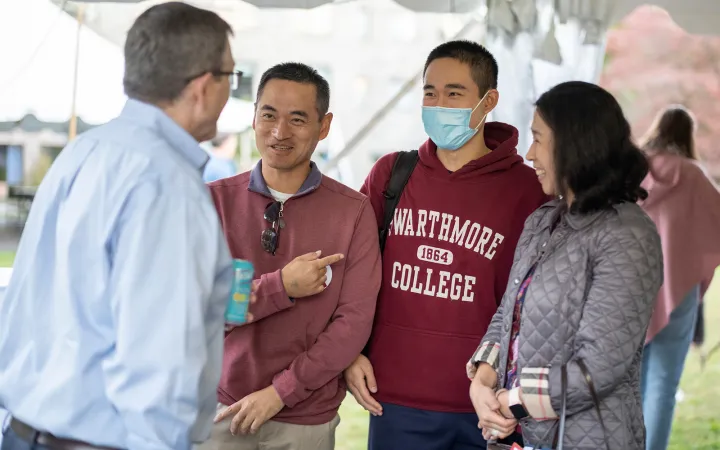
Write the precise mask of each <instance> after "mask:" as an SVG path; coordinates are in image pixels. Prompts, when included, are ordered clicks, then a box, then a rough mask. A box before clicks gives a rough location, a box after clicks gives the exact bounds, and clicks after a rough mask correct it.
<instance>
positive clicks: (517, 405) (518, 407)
mask: <svg viewBox="0 0 720 450" xmlns="http://www.w3.org/2000/svg"><path fill="white" fill-rule="evenodd" d="M508 407H509V408H510V412H511V413H512V415H513V416H514V417H515V418H516V419H517V420H521V419H524V418H526V417H528V416H529V414H528V412H527V410H526V409H525V407H524V406H523V404H522V402H521V401H520V389H519V388H515V389H510V391H508Z"/></svg>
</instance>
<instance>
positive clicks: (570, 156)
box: [535, 81, 648, 214]
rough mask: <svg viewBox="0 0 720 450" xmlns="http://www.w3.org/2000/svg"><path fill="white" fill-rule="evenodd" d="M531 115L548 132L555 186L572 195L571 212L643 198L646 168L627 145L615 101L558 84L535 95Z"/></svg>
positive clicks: (575, 84)
mask: <svg viewBox="0 0 720 450" xmlns="http://www.w3.org/2000/svg"><path fill="white" fill-rule="evenodd" d="M535 106H536V107H537V112H538V114H539V115H540V117H542V119H543V120H544V121H545V123H546V124H547V125H548V126H549V127H550V129H552V132H553V156H554V166H555V177H556V186H557V187H558V190H559V192H558V193H559V194H560V195H563V196H565V197H567V194H568V192H572V193H573V195H574V199H573V203H572V206H571V211H572V212H578V213H583V214H584V213H589V212H593V211H599V210H602V209H607V208H610V207H612V206H613V205H616V204H618V203H622V202H633V203H634V202H636V201H638V200H644V199H645V198H647V191H645V189H643V188H642V187H640V183H642V181H643V179H644V178H645V175H647V173H648V163H647V160H646V159H645V156H644V155H643V154H642V152H641V151H640V149H639V148H638V147H637V146H636V145H635V144H633V142H632V139H631V133H630V124H629V123H628V121H627V120H626V119H625V116H624V114H623V112H622V108H621V107H620V105H619V104H618V102H617V100H615V98H614V97H613V96H612V95H611V94H610V93H609V92H607V91H606V90H605V89H603V88H601V87H600V86H597V85H595V84H591V83H585V82H582V81H570V82H567V83H561V84H559V85H557V86H555V87H554V88H552V89H550V90H549V91H547V92H546V93H544V94H543V95H541V96H540V98H539V99H538V101H537V102H536V103H535Z"/></svg>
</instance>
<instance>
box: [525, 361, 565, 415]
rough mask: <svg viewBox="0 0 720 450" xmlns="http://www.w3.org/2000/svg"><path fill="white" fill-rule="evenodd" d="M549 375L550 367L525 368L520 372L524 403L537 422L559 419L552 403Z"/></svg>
mask: <svg viewBox="0 0 720 450" xmlns="http://www.w3.org/2000/svg"><path fill="white" fill-rule="evenodd" d="M549 374H550V368H549V367H525V368H523V369H522V370H521V371H520V389H521V390H522V403H523V406H525V409H526V410H527V412H528V414H529V415H530V416H531V417H532V418H533V419H535V420H550V419H557V418H558V415H557V413H556V412H555V410H554V409H553V407H552V404H551V402H550V380H549Z"/></svg>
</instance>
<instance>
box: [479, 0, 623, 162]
mask: <svg viewBox="0 0 720 450" xmlns="http://www.w3.org/2000/svg"><path fill="white" fill-rule="evenodd" d="M616 6H617V3H616V1H614V0H593V1H592V3H589V2H578V1H570V0H567V1H564V0H560V1H553V0H515V1H513V2H512V3H508V2H506V1H505V0H490V1H489V8H490V9H489V11H488V35H487V41H486V44H487V46H488V48H489V49H490V51H491V52H492V53H493V54H494V55H495V56H496V57H497V58H498V65H499V66H500V72H501V74H502V75H501V76H500V80H499V85H498V88H499V91H500V93H501V94H500V95H501V98H502V101H501V102H500V104H499V105H498V107H497V108H496V110H495V111H494V112H493V117H492V118H493V119H494V120H499V121H502V122H507V123H511V124H513V125H515V126H517V127H518V129H519V130H520V140H519V143H518V150H519V151H520V153H522V154H525V153H526V152H527V149H528V148H529V146H530V131H529V128H530V123H531V122H532V114H533V103H534V101H535V100H536V99H537V97H538V96H539V95H540V94H542V93H543V92H545V91H546V90H548V89H549V88H551V87H552V86H554V85H556V84H558V83H561V82H563V81H568V80H583V81H589V82H597V80H598V79H599V76H600V70H601V69H602V61H603V56H604V54H605V33H606V30H607V28H608V26H609V25H610V20H611V17H612V13H613V8H615V7H616Z"/></svg>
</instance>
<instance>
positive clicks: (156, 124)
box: [120, 99, 210, 171]
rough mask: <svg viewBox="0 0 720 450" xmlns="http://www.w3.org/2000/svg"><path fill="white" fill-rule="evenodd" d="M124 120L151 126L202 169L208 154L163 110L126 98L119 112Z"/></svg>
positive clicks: (191, 162) (183, 155) (189, 160)
mask: <svg viewBox="0 0 720 450" xmlns="http://www.w3.org/2000/svg"><path fill="white" fill-rule="evenodd" d="M120 117H121V118H122V119H124V120H128V121H131V122H135V123H138V124H140V125H143V126H146V127H149V128H151V129H152V130H154V131H156V132H157V133H159V134H160V135H161V136H162V137H163V138H165V139H166V140H167V141H168V142H169V143H170V146H171V147H172V148H173V149H174V150H176V151H177V152H178V153H179V154H180V155H181V156H182V157H183V158H185V159H186V160H187V161H188V162H189V163H190V164H192V166H193V167H195V168H196V169H198V170H199V171H202V170H203V169H204V168H205V164H207V162H208V159H210V156H209V155H208V154H207V152H205V150H203V149H202V148H201V147H200V145H199V144H198V142H197V141H196V140H195V138H194V137H192V136H190V133H188V132H187V131H185V129H183V128H182V127H181V126H180V125H178V124H177V123H176V122H175V121H174V120H172V119H171V118H170V117H169V116H168V115H167V114H165V112H164V111H163V110H161V109H160V108H158V107H157V106H154V105H151V104H149V103H143V102H141V101H139V100H134V99H128V101H127V102H126V103H125V107H124V108H123V110H122V112H121V113H120Z"/></svg>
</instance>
